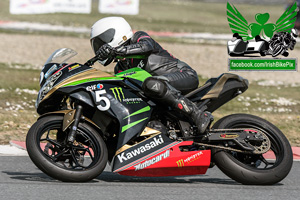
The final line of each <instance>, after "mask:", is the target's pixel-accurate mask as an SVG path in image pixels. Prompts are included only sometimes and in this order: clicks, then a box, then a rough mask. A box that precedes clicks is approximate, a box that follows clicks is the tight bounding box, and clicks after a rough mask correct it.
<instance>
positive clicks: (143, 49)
mask: <svg viewBox="0 0 300 200" xmlns="http://www.w3.org/2000/svg"><path fill="white" fill-rule="evenodd" d="M117 51H118V52H119V55H123V56H125V55H126V56H128V55H144V56H145V58H141V59H137V58H134V59H128V58H127V59H125V60H122V61H119V62H118V63H117V65H116V67H115V73H118V72H120V71H123V70H126V69H128V68H133V67H139V68H142V69H144V70H146V71H147V72H149V73H150V74H151V75H152V76H153V77H152V80H153V79H160V80H165V81H167V82H168V83H169V84H170V85H171V86H173V87H174V88H176V89H177V90H179V91H181V92H182V93H183V94H186V93H188V92H190V91H192V90H194V89H196V88H197V87H198V84H199V81H198V76H197V73H196V71H195V70H193V69H192V68H191V67H190V66H189V65H187V64H186V63H184V62H182V61H180V60H179V59H177V58H175V57H174V56H173V55H171V54H170V53H169V52H168V51H167V50H165V49H163V48H162V47H161V46H160V45H159V44H158V43H157V42H156V41H155V40H153V39H152V38H151V37H150V36H149V35H148V34H147V33H145V32H143V31H138V32H136V33H135V34H134V35H133V37H132V38H131V40H130V41H129V43H127V45H125V46H123V47H121V48H119V49H118V50H117ZM144 85H147V80H146V83H145V84H144ZM146 90H147V89H146Z"/></svg>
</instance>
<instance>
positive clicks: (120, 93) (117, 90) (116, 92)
mask: <svg viewBox="0 0 300 200" xmlns="http://www.w3.org/2000/svg"><path fill="white" fill-rule="evenodd" d="M110 90H111V91H112V93H113V94H114V96H115V99H117V100H119V101H120V102H122V99H125V96H124V93H123V89H122V88H121V87H114V88H110Z"/></svg>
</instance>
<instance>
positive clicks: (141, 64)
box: [137, 60, 145, 68]
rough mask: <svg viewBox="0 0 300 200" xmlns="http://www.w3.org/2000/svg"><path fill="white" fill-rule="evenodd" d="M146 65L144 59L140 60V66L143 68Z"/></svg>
mask: <svg viewBox="0 0 300 200" xmlns="http://www.w3.org/2000/svg"><path fill="white" fill-rule="evenodd" d="M144 66H145V64H144V62H143V60H141V61H140V63H139V64H138V66H137V67H138V68H143V67H144Z"/></svg>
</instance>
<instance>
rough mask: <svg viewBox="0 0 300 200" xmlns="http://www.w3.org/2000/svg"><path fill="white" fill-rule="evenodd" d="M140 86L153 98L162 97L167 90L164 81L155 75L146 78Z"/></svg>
mask: <svg viewBox="0 0 300 200" xmlns="http://www.w3.org/2000/svg"><path fill="white" fill-rule="evenodd" d="M142 87H143V91H144V92H145V94H146V95H147V96H149V97H153V98H162V97H164V96H165V94H166V92H167V90H168V88H167V84H166V82H165V81H164V80H161V79H158V78H155V77H149V78H147V79H146V80H145V81H144V83H143V86H142Z"/></svg>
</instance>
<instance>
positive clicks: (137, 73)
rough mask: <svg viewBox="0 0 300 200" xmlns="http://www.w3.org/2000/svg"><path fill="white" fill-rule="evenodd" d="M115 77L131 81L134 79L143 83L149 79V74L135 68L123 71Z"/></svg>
mask: <svg viewBox="0 0 300 200" xmlns="http://www.w3.org/2000/svg"><path fill="white" fill-rule="evenodd" d="M115 76H117V77H127V78H132V79H136V80H139V81H142V82H143V81H144V80H145V79H146V78H148V77H150V76H151V74H149V73H148V72H146V71H145V70H142V69H140V68H138V67H135V68H131V69H128V70H125V71H123V72H120V73H118V74H116V75H115Z"/></svg>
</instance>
